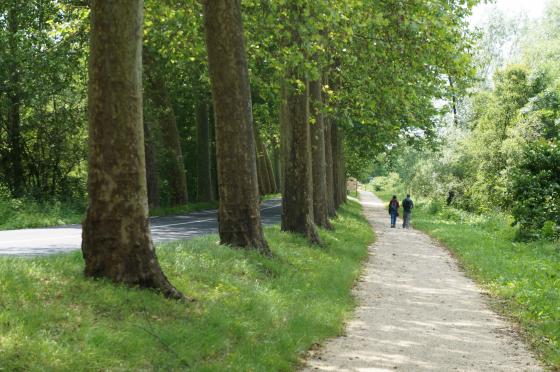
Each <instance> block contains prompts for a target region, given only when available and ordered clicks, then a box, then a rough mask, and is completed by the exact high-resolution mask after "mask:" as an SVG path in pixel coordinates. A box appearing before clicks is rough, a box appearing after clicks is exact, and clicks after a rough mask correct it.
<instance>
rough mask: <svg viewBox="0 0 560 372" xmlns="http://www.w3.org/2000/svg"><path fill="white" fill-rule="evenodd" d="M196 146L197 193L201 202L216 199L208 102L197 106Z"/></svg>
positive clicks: (201, 102) (202, 102)
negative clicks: (213, 187) (213, 184)
mask: <svg viewBox="0 0 560 372" xmlns="http://www.w3.org/2000/svg"><path fill="white" fill-rule="evenodd" d="M196 147H197V177H196V195H197V200H198V201H199V202H209V201H212V200H214V195H213V194H214V192H213V191H214V190H213V189H212V169H211V162H212V150H211V144H210V125H209V119H208V104H207V103H206V101H200V102H199V103H198V104H197V107H196Z"/></svg>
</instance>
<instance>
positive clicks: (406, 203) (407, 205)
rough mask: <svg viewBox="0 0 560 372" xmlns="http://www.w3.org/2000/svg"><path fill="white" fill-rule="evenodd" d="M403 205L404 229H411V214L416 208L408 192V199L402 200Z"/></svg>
mask: <svg viewBox="0 0 560 372" xmlns="http://www.w3.org/2000/svg"><path fill="white" fill-rule="evenodd" d="M402 207H403V224H402V227H403V229H410V215H411V214H412V208H414V203H413V202H412V199H411V198H410V194H406V199H404V200H403V201H402Z"/></svg>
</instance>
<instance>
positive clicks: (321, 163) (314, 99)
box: [309, 79, 331, 229]
mask: <svg viewBox="0 0 560 372" xmlns="http://www.w3.org/2000/svg"><path fill="white" fill-rule="evenodd" d="M322 88H323V87H322V83H321V80H320V79H319V80H314V81H311V82H310V83H309V94H310V98H311V113H312V117H313V119H315V120H314V123H313V124H312V125H311V157H312V164H313V217H314V220H315V224H317V226H321V227H324V228H326V229H330V228H331V224H330V223H329V217H328V213H327V165H326V160H325V125H324V121H323V113H322V107H321V106H322V102H323V100H322Z"/></svg>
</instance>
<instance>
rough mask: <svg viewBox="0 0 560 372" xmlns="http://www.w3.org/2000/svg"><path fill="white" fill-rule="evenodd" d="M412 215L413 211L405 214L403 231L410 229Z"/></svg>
mask: <svg viewBox="0 0 560 372" xmlns="http://www.w3.org/2000/svg"><path fill="white" fill-rule="evenodd" d="M411 214H412V211H408V212H407V211H404V212H403V224H402V227H403V229H410V215H411Z"/></svg>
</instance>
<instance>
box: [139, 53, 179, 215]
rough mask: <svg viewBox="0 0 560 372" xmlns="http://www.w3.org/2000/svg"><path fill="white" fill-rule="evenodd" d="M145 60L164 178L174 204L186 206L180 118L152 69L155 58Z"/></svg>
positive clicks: (163, 81)
mask: <svg viewBox="0 0 560 372" xmlns="http://www.w3.org/2000/svg"><path fill="white" fill-rule="evenodd" d="M144 55H145V57H146V82H147V83H148V89H147V92H148V94H149V95H150V98H151V101H152V102H153V103H154V105H155V108H156V114H157V118H158V123H159V127H160V129H161V133H162V139H163V144H164V146H165V152H166V154H167V156H166V157H165V162H164V163H165V164H164V165H165V168H166V169H165V176H166V178H167V179H168V180H169V185H170V186H171V204H172V205H184V204H187V202H188V195H187V175H186V170H185V162H184V160H183V150H182V149H181V138H180V135H179V129H178V128H177V117H176V116H175V110H174V109H173V105H172V103H171V99H170V98H169V93H168V91H167V86H166V84H165V80H164V79H162V78H161V76H159V75H158V74H156V73H155V71H153V70H152V67H153V65H154V61H153V59H154V58H155V57H154V56H153V55H152V54H151V53H149V52H146V53H144Z"/></svg>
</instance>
